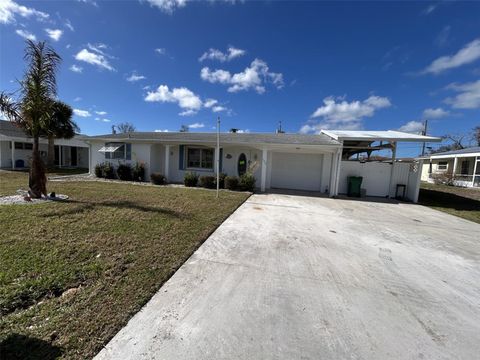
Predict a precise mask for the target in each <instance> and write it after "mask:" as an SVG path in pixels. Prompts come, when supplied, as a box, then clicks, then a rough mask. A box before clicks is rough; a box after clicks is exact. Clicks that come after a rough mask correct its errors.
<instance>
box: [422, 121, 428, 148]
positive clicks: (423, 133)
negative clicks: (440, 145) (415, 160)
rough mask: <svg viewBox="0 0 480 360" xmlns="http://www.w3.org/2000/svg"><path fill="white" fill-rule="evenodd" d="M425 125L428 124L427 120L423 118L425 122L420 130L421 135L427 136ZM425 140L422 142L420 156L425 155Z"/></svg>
mask: <svg viewBox="0 0 480 360" xmlns="http://www.w3.org/2000/svg"><path fill="white" fill-rule="evenodd" d="M427 126H428V120H427V119H425V122H424V126H423V131H422V135H423V136H427ZM425 144H426V143H425V142H424V143H423V146H422V156H424V155H425Z"/></svg>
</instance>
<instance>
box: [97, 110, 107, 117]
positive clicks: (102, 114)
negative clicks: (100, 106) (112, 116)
mask: <svg viewBox="0 0 480 360" xmlns="http://www.w3.org/2000/svg"><path fill="white" fill-rule="evenodd" d="M95 114H97V115H100V116H105V115H107V112H106V111H95Z"/></svg>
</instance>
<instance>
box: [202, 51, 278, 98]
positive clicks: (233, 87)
mask: <svg viewBox="0 0 480 360" xmlns="http://www.w3.org/2000/svg"><path fill="white" fill-rule="evenodd" d="M200 77H201V78H202V79H203V80H205V81H208V82H210V83H219V84H226V85H230V86H229V88H228V91H229V92H239V91H246V90H250V89H253V90H255V91H256V92H257V93H259V94H262V93H264V92H265V85H266V84H267V83H271V84H273V85H274V86H276V87H277V89H280V88H282V87H283V85H284V83H283V75H282V74H281V73H274V72H271V71H270V69H269V67H268V65H267V63H266V62H265V61H263V60H260V59H255V60H253V61H252V63H251V64H250V66H249V67H247V68H245V70H244V71H242V72H239V73H236V74H231V73H230V72H229V71H227V70H214V71H212V70H210V69H209V68H208V67H204V68H203V69H202V70H201V71H200Z"/></svg>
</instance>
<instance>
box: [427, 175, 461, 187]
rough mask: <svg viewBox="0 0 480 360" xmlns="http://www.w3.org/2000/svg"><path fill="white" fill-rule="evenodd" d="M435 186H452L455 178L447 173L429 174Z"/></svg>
mask: <svg viewBox="0 0 480 360" xmlns="http://www.w3.org/2000/svg"><path fill="white" fill-rule="evenodd" d="M431 177H432V179H433V182H434V183H435V184H436V185H454V180H455V178H454V177H453V175H452V174H449V173H440V174H431Z"/></svg>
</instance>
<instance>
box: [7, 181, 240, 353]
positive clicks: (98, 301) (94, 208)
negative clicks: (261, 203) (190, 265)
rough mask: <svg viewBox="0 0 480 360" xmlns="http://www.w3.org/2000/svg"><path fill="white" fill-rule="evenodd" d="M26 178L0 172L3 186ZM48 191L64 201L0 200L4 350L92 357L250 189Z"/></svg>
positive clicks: (10, 188)
mask: <svg viewBox="0 0 480 360" xmlns="http://www.w3.org/2000/svg"><path fill="white" fill-rule="evenodd" d="M26 184H27V174H26V173H21V172H0V195H11V194H13V193H14V192H15V190H17V189H18V188H22V187H23V188H26ZM48 191H55V192H56V193H61V194H67V195H69V196H70V198H71V201H69V202H66V203H54V204H52V203H49V204H40V205H4V206H0V223H1V224H2V232H1V233H0V353H1V354H2V356H3V355H4V354H7V356H10V357H11V358H22V359H49V358H65V359H66V358H68V359H84V358H90V357H92V356H94V355H95V354H96V353H97V352H98V351H99V350H100V349H101V347H102V346H103V345H105V344H106V342H107V341H108V340H109V339H111V338H112V337H113V335H115V333H116V332H117V331H118V330H120V329H121V327H122V326H124V325H125V324H126V322H127V321H128V319H129V318H130V317H131V316H132V315H133V314H135V313H136V312H137V311H138V310H139V309H140V308H141V307H142V306H143V305H144V304H145V303H146V302H147V301H148V300H149V299H150V298H151V296H152V295H153V294H154V293H155V292H156V291H157V290H158V289H159V288H160V287H161V285H162V284H163V283H164V282H165V281H166V280H167V279H168V278H169V277H170V276H171V275H172V274H173V273H174V272H175V271H176V270H177V269H178V268H179V267H180V266H181V265H182V264H183V263H184V262H185V260H186V259H187V258H188V257H189V256H190V255H191V254H192V253H193V252H194V251H195V250H196V249H197V248H198V246H200V244H201V243H202V242H203V241H204V240H205V239H206V238H207V237H208V236H209V234H210V233H211V232H212V231H213V230H214V229H215V228H216V227H217V226H218V225H219V224H221V223H222V221H223V220H224V219H225V218H226V217H228V216H229V215H230V214H231V213H232V212H233V211H234V210H235V209H236V208H237V207H238V206H239V205H240V204H241V203H243V201H245V200H246V198H247V197H248V194H245V193H235V192H227V191H224V192H221V197H220V200H216V199H215V192H212V191H208V190H198V189H183V188H170V187H151V186H136V185H130V184H116V183H115V184H112V183H104V182H50V183H49V184H48ZM67 290H68V291H67ZM62 294H63V295H62ZM26 344H27V345H26ZM28 344H30V345H28Z"/></svg>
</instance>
